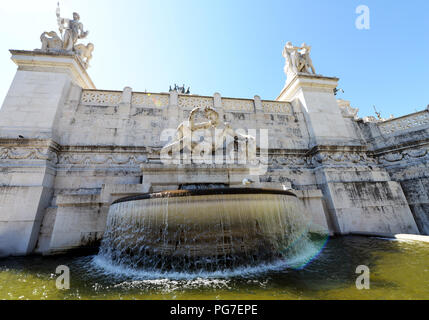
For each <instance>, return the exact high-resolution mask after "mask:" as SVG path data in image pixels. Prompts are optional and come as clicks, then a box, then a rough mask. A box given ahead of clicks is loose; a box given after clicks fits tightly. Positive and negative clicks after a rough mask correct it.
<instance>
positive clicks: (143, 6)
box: [0, 0, 429, 117]
mask: <svg viewBox="0 0 429 320" xmlns="http://www.w3.org/2000/svg"><path fill="white" fill-rule="evenodd" d="M56 2H57V0H37V1H36V0H13V1H10V0H1V1H0V30H2V31H1V41H0V70H1V77H0V100H1V101H3V97H4V96H5V94H6V92H7V90H8V88H9V85H10V83H11V81H12V79H13V76H14V74H15V71H16V66H15V65H14V63H13V62H12V61H11V60H10V53H9V52H8V49H25V50H32V49H35V48H39V47H40V40H39V37H40V34H41V33H42V32H43V31H51V30H55V31H57V29H58V28H57V25H56V17H55V8H56ZM60 3H61V7H62V16H65V17H71V13H72V12H73V11H77V12H79V13H80V15H81V18H82V22H83V23H84V25H85V28H86V29H89V30H90V35H89V37H88V41H91V42H93V43H94V44H95V51H94V59H93V61H92V67H91V68H90V69H89V74H90V76H91V77H92V79H93V81H94V82H95V84H96V86H97V88H99V89H113V90H121V89H122V88H123V87H125V86H131V87H132V88H133V89H134V90H135V91H145V90H147V91H150V92H165V91H168V88H169V85H172V84H174V83H177V84H183V83H184V84H186V85H187V86H188V85H189V86H191V90H192V93H195V94H200V95H212V94H213V93H215V92H220V93H221V94H222V96H225V97H242V98H253V96H254V95H260V96H261V97H262V98H263V99H275V98H276V97H277V96H278V94H279V93H280V91H281V90H282V88H283V86H284V83H285V75H284V72H283V67H284V58H283V57H282V55H281V53H282V50H283V47H284V45H285V43H286V42H287V41H289V40H290V41H292V42H293V43H294V44H301V43H302V42H306V43H307V44H310V45H311V46H312V48H313V51H312V59H313V62H314V65H315V67H316V71H317V73H320V74H323V75H326V76H337V77H339V78H340V79H341V80H340V85H339V86H340V87H341V88H342V89H344V91H345V93H344V94H340V95H339V97H340V98H343V99H346V100H350V101H351V102H352V106H353V107H356V108H359V109H360V115H361V116H365V115H373V114H374V111H373V105H375V106H376V107H377V109H378V110H379V111H381V113H382V115H383V116H384V117H388V116H389V115H390V114H394V115H395V116H401V115H404V114H407V113H411V112H415V111H416V110H422V109H424V108H425V107H426V105H428V104H429V81H428V75H429V19H428V18H427V16H428V14H429V1H427V0H409V1H392V0H390V1H385V0H365V1H364V0H358V1H354V0H323V1H321V0H303V1H296V0H294V1H289V0H277V1H274V0H272V1H270V0H266V1H252V0H181V1H173V0H171V1H169V0H156V1H155V0H121V1H113V0H90V1H88V0H62V1H60ZM361 4H363V5H367V6H368V7H369V9H370V14H371V26H370V30H358V29H357V28H356V27H355V20H356V18H357V16H358V15H357V14H356V12H355V10H356V7H357V6H358V5H361Z"/></svg>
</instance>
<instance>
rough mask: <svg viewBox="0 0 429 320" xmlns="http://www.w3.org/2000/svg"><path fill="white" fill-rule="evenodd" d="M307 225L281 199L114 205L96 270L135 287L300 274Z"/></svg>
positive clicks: (292, 202) (303, 215)
mask: <svg viewBox="0 0 429 320" xmlns="http://www.w3.org/2000/svg"><path fill="white" fill-rule="evenodd" d="M310 223H311V220H310V218H309V216H308V214H307V212H306V211H305V210H303V208H302V206H301V205H300V203H299V201H298V200H297V199H296V198H295V197H293V196H290V195H283V194H259V193H258V194H247V193H246V194H213V195H204V196H200V195H199V196H185V197H172V198H168V197H167V198H155V199H151V198H150V199H145V200H133V201H128V202H121V203H117V204H114V205H112V207H111V209H110V212H109V216H108V221H107V230H106V233H105V236H104V239H103V242H102V245H101V248H100V252H99V254H98V256H96V257H95V258H94V259H93V265H94V266H95V267H97V268H98V269H99V271H101V272H103V273H106V274H109V275H113V276H115V275H116V276H118V277H127V278H132V279H145V280H153V279H165V278H167V279H197V278H201V279H214V278H216V279H221V278H233V277H248V276H251V275H255V274H261V273H265V272H270V271H275V270H284V269H286V268H300V267H301V266H303V265H305V264H306V263H307V262H309V261H310V260H311V258H313V257H314V256H315V255H317V254H318V252H319V249H318V248H317V247H315V246H314V245H313V243H312V242H311V241H310V239H309V234H308V229H309V225H310Z"/></svg>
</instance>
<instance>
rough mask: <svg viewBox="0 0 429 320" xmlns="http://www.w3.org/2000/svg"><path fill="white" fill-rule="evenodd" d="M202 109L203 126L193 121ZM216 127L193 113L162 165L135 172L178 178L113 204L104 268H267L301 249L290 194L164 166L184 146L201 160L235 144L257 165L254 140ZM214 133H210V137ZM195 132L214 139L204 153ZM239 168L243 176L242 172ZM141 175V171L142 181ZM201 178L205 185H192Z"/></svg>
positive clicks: (207, 111) (196, 168)
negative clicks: (172, 184) (173, 184)
mask: <svg viewBox="0 0 429 320" xmlns="http://www.w3.org/2000/svg"><path fill="white" fill-rule="evenodd" d="M201 111H202V112H203V114H204V115H205V118H206V119H207V120H209V121H207V122H202V123H197V122H196V121H195V119H196V117H197V115H198V114H199V113H201ZM219 125H220V122H219V114H218V113H217V112H216V111H215V110H213V109H212V108H201V107H199V108H195V109H194V110H193V111H192V112H191V114H190V116H189V120H188V121H186V122H184V123H182V124H181V125H180V126H179V128H178V129H177V134H176V139H175V140H174V141H172V142H171V143H170V144H167V145H166V146H165V147H164V148H163V150H162V152H161V154H164V155H165V160H166V161H167V162H166V163H161V164H160V167H159V168H158V169H154V168H151V167H148V166H147V165H146V166H142V170H143V171H144V172H146V171H147V169H148V168H150V171H151V172H155V174H156V175H157V176H156V178H157V179H160V178H159V177H160V174H161V172H162V171H163V170H165V169H167V170H169V171H168V175H169V176H170V177H172V176H181V179H182V180H183V181H182V180H181V184H180V187H179V190H173V191H160V192H157V193H146V194H141V195H138V196H132V197H126V198H122V199H119V200H116V201H115V202H113V204H112V205H111V207H110V211H109V215H108V219H107V228H106V232H105V234H104V239H103V242H102V245H101V249H100V253H99V256H98V257H99V258H102V259H103V260H104V261H107V262H108V263H109V264H110V265H114V266H121V267H124V268H132V269H139V270H145V271H150V272H151V271H152V272H157V273H159V272H161V273H171V272H187V273H192V272H196V273H200V272H219V271H220V272H222V271H226V270H234V269H237V268H242V267H244V268H247V267H256V266H258V265H261V264H267V263H274V262H276V261H278V260H281V259H288V258H290V257H292V256H294V255H295V254H297V252H299V251H300V250H302V246H303V245H305V244H304V242H305V240H306V239H308V230H309V226H310V221H311V219H310V218H309V216H308V215H307V213H306V210H304V209H303V206H302V204H301V203H300V200H298V197H297V196H296V195H295V194H294V193H292V192H290V191H285V190H274V189H266V188H264V189H263V188H256V187H254V188H249V185H251V184H252V183H253V180H251V179H249V178H245V179H244V180H243V182H242V185H241V186H237V187H236V188H232V187H231V186H230V184H229V183H214V178H213V177H216V175H215V176H211V175H210V174H209V172H210V170H212V169H215V170H220V171H217V174H219V172H223V173H226V174H225V175H226V176H228V177H231V176H234V175H236V174H237V173H234V171H231V170H232V167H231V165H229V166H227V167H223V166H220V167H219V166H217V167H216V165H214V166H209V168H211V169H207V168H205V167H204V166H203V165H201V164H196V163H191V164H190V166H189V170H188V171H187V173H186V174H184V175H181V174H179V173H178V172H179V170H180V168H183V166H181V165H180V164H179V165H176V164H173V165H171V163H170V162H171V160H172V159H177V157H178V156H179V157H180V156H182V155H183V151H184V150H185V149H186V148H189V150H190V151H191V154H192V156H195V155H196V154H197V155H198V156H202V157H203V158H205V159H208V158H209V157H210V156H211V155H212V154H213V153H214V152H216V151H219V150H221V151H225V150H228V149H231V150H234V147H237V146H236V142H237V141H238V142H239V144H241V147H238V151H241V152H242V154H241V155H240V158H247V159H249V160H250V161H252V162H257V161H255V160H257V159H256V139H255V138H254V137H252V136H246V135H237V134H235V133H234V132H233V130H232V129H231V127H230V126H229V125H228V124H227V123H225V124H224V126H223V128H222V129H219ZM214 129H217V131H216V132H211V131H213V130H214ZM202 130H203V131H206V132H203V136H205V137H207V136H209V137H210V136H215V137H216V138H215V139H214V142H213V140H211V139H209V141H211V142H210V143H208V142H207V141H205V142H203V143H205V148H203V149H204V151H205V153H204V154H201V150H202V149H201V148H199V146H198V143H200V142H201V141H200V140H199V137H200V136H201V133H202V132H201V131H202ZM196 133H199V134H196ZM228 138H229V139H228ZM225 140H226V141H228V140H229V145H228V143H227V144H225V143H224V141H225ZM197 150H198V151H197ZM235 151H237V149H236V150H235ZM192 160H195V158H193V159H192ZM169 161H170V162H169ZM204 168H205V169H204ZM242 169H243V168H242ZM244 169H246V170H248V168H247V167H246V166H244ZM203 170H208V171H203ZM203 172H204V173H203ZM145 177H146V178H147V175H146V173H144V174H143V181H145ZM201 177H203V179H205V180H206V182H208V183H203V184H201V183H196V181H197V180H199V179H200V178H201ZM179 180H180V179H179Z"/></svg>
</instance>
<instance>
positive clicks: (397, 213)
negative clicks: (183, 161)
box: [0, 51, 429, 256]
mask: <svg viewBox="0 0 429 320" xmlns="http://www.w3.org/2000/svg"><path fill="white" fill-rule="evenodd" d="M12 53H13V59H14V61H15V62H16V63H17V64H18V66H19V69H18V71H17V75H16V77H15V79H14V82H13V84H12V86H11V89H10V91H9V93H8V95H7V97H6V99H5V101H4V104H3V108H2V109H1V111H0V256H6V255H11V254H13V255H25V254H29V253H31V252H33V251H34V250H35V248H37V249H36V252H38V253H44V254H48V253H56V252H62V251H66V250H69V249H71V248H76V247H80V246H86V245H91V244H92V243H94V242H96V241H98V240H100V239H101V238H102V236H103V233H104V229H105V222H106V218H107V214H108V209H109V205H110V204H111V203H112V202H113V201H115V200H117V199H118V198H121V197H125V196H128V195H135V194H138V193H144V192H158V191H163V190H169V189H178V188H180V187H181V186H183V185H186V184H199V183H202V184H210V183H219V184H226V185H229V186H231V187H243V182H244V181H247V182H248V183H249V186H248V187H252V186H253V187H265V188H284V187H286V188H291V189H293V190H294V191H295V192H296V194H297V196H298V197H299V198H300V199H301V200H302V203H303V206H304V208H305V209H306V210H307V211H308V212H310V214H311V216H312V217H313V221H314V225H315V226H318V227H319V231H322V230H326V229H329V232H330V233H331V234H333V233H336V234H349V233H365V234H379V235H390V236H394V235H395V234H397V233H415V234H418V233H421V234H429V187H428V185H429V164H428V159H429V123H428V121H427V119H428V115H429V111H428V110H425V111H422V112H420V113H417V114H413V115H409V116H408V117H402V118H399V119H393V120H388V121H376V122H363V121H361V120H359V119H356V112H355V110H353V109H352V108H351V107H350V104H349V103H348V102H345V101H340V102H337V100H336V99H335V96H334V93H333V89H334V88H336V86H337V82H338V79H336V78H328V77H323V76H319V75H313V74H300V73H297V74H296V75H294V77H293V78H292V79H291V80H290V81H289V82H288V85H287V86H286V87H285V89H284V90H283V91H282V93H281V95H280V96H279V98H278V99H277V101H270V100H262V99H261V98H260V97H259V96H255V98H254V99H233V98H226V97H222V96H221V95H220V94H218V93H216V94H214V96H213V97H203V96H194V95H181V94H178V93H177V92H170V93H168V94H167V93H155V94H151V93H139V92H133V91H132V89H131V88H128V87H127V88H125V89H124V90H121V91H103V90H95V89H94V85H93V84H92V82H91V79H90V78H89V76H88V74H87V73H86V71H85V68H84V66H83V65H82V63H81V61H80V60H79V59H76V58H75V57H74V56H73V55H68V54H64V53H62V54H61V53H41V52H23V51H12ZM195 107H201V108H203V109H204V108H213V109H214V110H215V111H216V112H217V113H218V115H219V119H220V120H221V121H222V122H229V124H230V125H231V128H232V129H234V130H236V129H245V130H247V129H253V130H255V131H256V132H257V134H256V135H255V138H256V141H257V144H258V147H260V146H261V142H260V135H261V130H268V137H269V146H268V151H267V152H266V159H264V158H263V157H262V156H261V154H264V152H265V151H261V150H262V149H258V156H260V164H261V165H263V167H265V169H266V170H265V171H264V172H262V173H260V174H258V175H252V174H251V172H250V171H249V170H248V166H246V165H238V164H235V165H195V164H190V165H165V164H162V162H161V161H160V155H161V150H162V148H163V147H164V146H165V145H167V144H168V143H170V142H172V141H173V140H172V139H170V140H168V138H167V139H165V138H166V137H165V135H163V133H165V132H164V130H165V129H169V130H171V132H172V133H173V134H174V133H175V132H176V129H177V127H178V126H179V124H180V123H182V122H184V121H185V120H186V119H187V118H188V117H189V115H190V113H191V111H192V110H193V109H194V108H195ZM249 134H250V133H249ZM19 136H22V137H19ZM259 153H261V154H259ZM246 179H247V180H246ZM36 244H37V247H36Z"/></svg>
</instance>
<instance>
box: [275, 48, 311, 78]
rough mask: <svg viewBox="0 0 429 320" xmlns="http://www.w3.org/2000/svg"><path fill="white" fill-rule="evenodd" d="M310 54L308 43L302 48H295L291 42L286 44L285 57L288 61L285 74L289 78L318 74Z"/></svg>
mask: <svg viewBox="0 0 429 320" xmlns="http://www.w3.org/2000/svg"><path fill="white" fill-rule="evenodd" d="M310 52H311V47H310V46H308V45H307V44H306V43H303V44H302V46H301V47H295V46H294V45H293V44H292V42H290V41H289V42H288V43H286V46H285V48H284V50H283V57H284V58H285V59H286V66H285V73H286V75H287V76H288V77H289V76H292V75H295V74H298V73H310V74H311V73H312V74H316V69H315V68H314V66H313V61H312V60H311V57H310Z"/></svg>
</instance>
